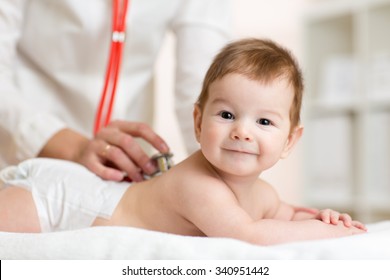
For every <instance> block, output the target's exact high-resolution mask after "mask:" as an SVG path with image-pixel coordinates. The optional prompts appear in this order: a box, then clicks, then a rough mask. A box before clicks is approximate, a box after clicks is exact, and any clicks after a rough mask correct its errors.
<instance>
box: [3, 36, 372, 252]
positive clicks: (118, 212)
mask: <svg viewBox="0 0 390 280" xmlns="http://www.w3.org/2000/svg"><path fill="white" fill-rule="evenodd" d="M302 92H303V82H302V77H301V72H300V69H299V67H298V65H297V63H296V62H295V60H294V59H293V57H292V56H291V55H290V53H289V52H288V51H287V50H285V49H284V48H282V47H281V46H278V45H277V44H275V43H274V42H272V41H268V40H259V39H244V40H239V41H236V42H233V43H231V44H229V45H227V46H226V47H225V48H224V49H222V51H221V52H220V53H219V54H218V55H217V56H216V58H215V59H214V61H213V63H212V64H211V66H210V68H209V70H208V72H207V74H206V77H205V80H204V84H203V88H202V92H201V94H200V96H199V99H198V101H197V102H196V104H195V108H194V112H193V117H194V125H195V134H196V138H197V140H198V142H199V143H200V145H201V150H199V151H197V152H195V153H194V154H192V155H191V156H189V157H188V158H187V159H185V160H184V161H182V162H180V163H179V164H177V165H176V166H174V167H173V168H171V169H170V170H169V171H168V172H166V173H163V174H162V175H160V176H157V177H154V178H152V179H150V180H147V181H143V182H141V183H134V184H132V185H130V186H129V185H128V183H124V182H122V183H115V182H108V181H103V180H101V179H99V178H98V177H96V176H95V175H94V174H92V173H90V172H89V171H87V169H85V168H84V167H82V166H79V165H77V164H75V163H70V162H65V161H60V160H50V159H32V160H29V161H26V162H23V163H21V164H20V165H19V166H13V167H9V168H8V169H5V170H3V172H2V174H1V180H2V181H3V185H4V186H5V188H4V189H3V190H2V191H0V230H3V231H16V232H41V231H55V230H70V229H75V228H82V227H89V226H129V227H139V228H144V229H149V230H155V231H161V232H169V233H173V234H181V235H189V236H210V237H230V238H236V239H240V240H243V241H247V242H250V243H255V244H261V245H270V244H277V243H282V242H291V241H298V240H309V239H320V238H332V237H341V236H348V235H352V234H357V233H363V232H365V231H366V228H365V226H364V225H363V224H362V223H360V222H358V221H353V220H352V219H351V217H350V216H349V215H348V214H340V213H338V212H337V211H334V210H330V209H326V210H315V209H309V208H298V207H293V206H291V205H289V204H287V203H285V202H283V201H281V200H280V199H279V197H278V195H277V193H276V192H275V190H274V189H273V188H272V187H271V186H270V185H269V184H268V183H266V182H265V181H263V180H261V179H260V178H259V175H260V174H261V172H262V171H264V170H266V169H268V168H270V167H272V166H273V165H274V164H275V163H276V162H277V161H278V160H279V159H282V158H286V157H287V156H288V155H289V154H290V152H291V150H292V148H293V147H294V146H295V144H296V143H297V142H298V140H299V139H300V137H301V135H302V131H303V127H302V126H301V124H300V107H301V100H302ZM53 177H54V178H53Z"/></svg>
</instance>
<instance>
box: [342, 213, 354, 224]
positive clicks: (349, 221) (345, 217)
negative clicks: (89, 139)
mask: <svg viewBox="0 0 390 280" xmlns="http://www.w3.org/2000/svg"><path fill="white" fill-rule="evenodd" d="M339 219H340V221H343V223H344V226H346V227H351V226H352V218H351V216H350V215H348V214H345V213H344V214H340V218H339Z"/></svg>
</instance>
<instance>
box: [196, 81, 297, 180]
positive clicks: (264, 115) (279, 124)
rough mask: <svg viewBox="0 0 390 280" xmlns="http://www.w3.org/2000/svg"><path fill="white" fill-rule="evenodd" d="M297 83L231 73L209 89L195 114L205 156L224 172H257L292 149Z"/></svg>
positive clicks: (253, 173) (237, 173) (250, 173)
mask: <svg viewBox="0 0 390 280" xmlns="http://www.w3.org/2000/svg"><path fill="white" fill-rule="evenodd" d="M293 95H294V92H293V88H292V86H291V85H289V84H288V83H287V81H286V80H285V79H279V78H278V79H275V80H274V81H272V82H270V83H268V84H264V83H261V82H259V81H254V80H250V79H248V78H247V77H245V76H243V75H240V74H229V75H226V76H225V77H224V78H223V79H220V80H217V81H215V82H214V83H212V84H211V86H210V88H209V97H208V100H207V102H206V104H205V106H204V110H203V113H202V114H201V113H200V112H198V114H195V126H196V134H197V139H198V141H199V142H200V144H201V148H202V152H203V154H204V156H205V157H206V158H207V160H208V161H209V162H210V163H211V164H213V165H214V166H215V167H216V168H217V169H219V170H220V171H222V172H226V173H229V174H235V175H240V176H242V175H255V174H257V175H259V174H260V173H261V172H262V171H263V170H266V169H268V168H270V167H271V166H273V165H274V164H275V163H276V162H277V161H278V160H279V159H280V158H283V157H285V156H287V154H288V150H289V148H288V147H289V145H288V142H289V131H290V107H291V104H292V101H293Z"/></svg>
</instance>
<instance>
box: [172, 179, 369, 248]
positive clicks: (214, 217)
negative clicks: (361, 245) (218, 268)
mask: <svg viewBox="0 0 390 280" xmlns="http://www.w3.org/2000/svg"><path fill="white" fill-rule="evenodd" d="M207 186H209V187H207ZM210 186H212V187H210ZM178 191H179V192H180V198H181V199H180V205H181V208H180V210H179V211H180V213H181V214H182V215H183V217H184V218H185V219H186V220H188V221H190V222H191V223H193V224H194V225H195V226H196V227H197V228H198V229H199V230H201V231H202V232H203V233H204V234H205V235H207V236H213V237H231V238H236V239H240V240H244V241H247V242H251V243H255V244H259V245H271V244H278V243H283V242H292V241H299V240H313V239H322V238H334V237H342V236H350V235H353V234H358V233H363V232H364V231H363V230H361V229H359V228H356V227H349V228H348V227H345V226H344V224H342V223H338V224H337V225H333V224H327V223H324V222H322V221H320V220H318V219H314V218H313V219H304V220H298V221H297V220H291V219H276V218H273V217H271V216H267V217H264V218H261V217H260V218H258V217H256V216H253V215H250V214H248V212H247V211H245V210H244V209H243V207H242V206H241V204H240V202H239V201H238V200H237V197H236V196H235V195H234V194H233V193H232V192H231V191H229V190H228V189H227V187H226V186H223V184H221V183H220V182H218V181H217V180H215V181H214V182H208V181H207V180H206V181H204V180H197V181H196V186H195V187H194V186H193V187H190V188H187V186H186V187H182V188H178ZM182 192H183V193H182ZM267 201H269V200H268V197H267ZM283 205H285V206H286V208H285V210H288V211H290V212H289V213H287V214H291V215H290V218H291V217H292V216H293V214H294V211H292V208H290V207H291V206H288V205H287V204H283ZM278 214H286V213H278Z"/></svg>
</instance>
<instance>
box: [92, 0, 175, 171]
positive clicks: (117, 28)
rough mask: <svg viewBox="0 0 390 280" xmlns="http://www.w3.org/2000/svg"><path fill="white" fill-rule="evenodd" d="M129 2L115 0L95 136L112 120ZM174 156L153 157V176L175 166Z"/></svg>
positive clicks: (161, 155) (169, 154) (167, 154)
mask: <svg viewBox="0 0 390 280" xmlns="http://www.w3.org/2000/svg"><path fill="white" fill-rule="evenodd" d="M128 3H129V1H128V0H113V8H112V11H113V13H112V36H111V47H110V56H109V61H108V64H107V69H106V76H105V82H104V87H103V92H102V95H101V97H100V102H99V106H98V109H97V111H96V116H95V124H94V130H93V132H94V134H96V133H97V132H98V131H99V130H100V129H101V128H102V127H104V126H106V125H107V124H108V123H109V122H110V119H111V114H112V107H113V105H114V99H115V94H116V86H117V82H118V76H119V70H120V64H121V62H122V53H123V45H124V43H125V38H126V16H127V7H128ZM172 156H173V155H172V154H171V153H166V154H157V155H154V156H153V157H152V159H153V160H154V161H156V163H157V167H158V171H157V172H156V173H155V174H152V175H151V176H152V177H153V176H155V175H159V174H161V173H163V172H165V171H167V170H168V169H170V168H171V166H172V165H173V162H172V159H171V158H172Z"/></svg>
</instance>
